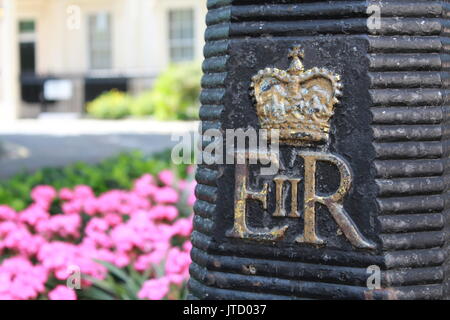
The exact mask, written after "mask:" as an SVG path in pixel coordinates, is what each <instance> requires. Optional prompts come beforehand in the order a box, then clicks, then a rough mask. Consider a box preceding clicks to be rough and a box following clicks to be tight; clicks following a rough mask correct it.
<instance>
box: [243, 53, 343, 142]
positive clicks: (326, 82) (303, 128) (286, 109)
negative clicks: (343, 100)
mask: <svg viewBox="0 0 450 320" xmlns="http://www.w3.org/2000/svg"><path fill="white" fill-rule="evenodd" d="M289 57H290V58H291V59H292V62H291V65H290V67H289V69H287V70H280V69H276V68H266V69H264V70H261V71H259V72H258V74H257V75H255V76H254V77H253V78H252V84H251V86H252V94H253V96H254V98H255V100H256V111H257V114H258V118H259V121H260V124H261V128H262V129H267V130H270V129H279V130H280V136H279V139H280V143H284V144H289V145H297V146H298V145H302V146H308V145H313V144H315V143H326V142H327V141H328V138H329V133H330V122H331V118H332V117H333V115H334V108H335V105H336V104H337V103H338V102H339V100H338V97H339V96H341V95H342V91H341V90H342V84H341V82H340V76H339V75H337V74H334V73H333V72H331V71H328V70H327V69H324V68H312V69H311V70H307V71H305V69H304V67H303V63H302V59H303V58H304V52H303V50H302V49H301V47H299V46H296V47H294V48H293V49H292V50H291V52H290V54H289Z"/></svg>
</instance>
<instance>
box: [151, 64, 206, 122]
mask: <svg viewBox="0 0 450 320" xmlns="http://www.w3.org/2000/svg"><path fill="white" fill-rule="evenodd" d="M201 75H202V73H201V68H200V67H199V65H198V64H196V63H183V64H177V65H173V66H170V67H169V68H168V69H167V71H165V72H164V73H162V74H161V75H160V76H159V77H158V79H157V80H156V82H155V85H154V87H153V91H152V93H153V97H152V100H153V105H154V108H155V110H154V115H155V117H156V118H157V119H160V120H175V119H176V120H188V119H197V118H198V106H199V95H200V82H201Z"/></svg>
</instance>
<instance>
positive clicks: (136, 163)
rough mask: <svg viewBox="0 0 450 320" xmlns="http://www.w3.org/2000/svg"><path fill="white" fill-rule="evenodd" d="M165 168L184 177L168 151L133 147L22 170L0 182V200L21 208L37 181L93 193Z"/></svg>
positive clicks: (128, 183)
mask: <svg viewBox="0 0 450 320" xmlns="http://www.w3.org/2000/svg"><path fill="white" fill-rule="evenodd" d="M168 168H171V169H172V170H174V171H175V172H177V174H178V176H179V177H180V178H186V173H185V172H186V166H183V165H182V166H177V167H174V166H173V164H172V162H171V159H170V151H165V152H162V153H159V154H156V155H153V156H151V157H147V156H144V155H143V154H142V153H141V152H138V151H136V152H131V153H124V154H121V155H119V156H116V157H113V158H110V159H107V160H104V161H102V162H101V163H99V164H97V165H89V164H86V163H83V162H79V163H76V164H73V165H69V166H67V167H64V168H46V169H41V170H39V171H37V172H35V173H33V174H30V173H28V172H23V173H20V174H17V175H16V176H14V177H12V178H11V179H9V180H7V181H4V182H1V183H0V204H4V205H8V206H11V207H12V208H14V209H15V210H23V209H25V208H26V207H27V206H29V205H30V204H31V203H32V199H31V197H30V192H31V190H32V189H33V188H34V187H36V186H38V185H50V186H52V187H54V188H56V189H61V188H64V187H66V188H73V187H75V186H77V185H89V186H90V187H91V188H92V190H93V191H94V193H95V194H97V195H98V194H100V193H103V192H106V191H108V190H111V189H129V188H131V186H132V182H133V180H134V179H137V178H139V177H140V176H142V175H143V174H146V173H150V174H153V175H155V174H157V173H158V172H160V171H162V170H164V169H168Z"/></svg>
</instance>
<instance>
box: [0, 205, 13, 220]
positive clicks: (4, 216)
mask: <svg viewBox="0 0 450 320" xmlns="http://www.w3.org/2000/svg"><path fill="white" fill-rule="evenodd" d="M15 218H16V212H15V211H14V210H13V209H11V208H10V207H8V206H1V205H0V221H2V220H3V221H8V220H14V219H15Z"/></svg>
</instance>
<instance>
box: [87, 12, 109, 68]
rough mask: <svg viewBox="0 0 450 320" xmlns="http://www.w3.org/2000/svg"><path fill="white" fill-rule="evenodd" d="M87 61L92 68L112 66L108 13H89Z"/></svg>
mask: <svg viewBox="0 0 450 320" xmlns="http://www.w3.org/2000/svg"><path fill="white" fill-rule="evenodd" d="M88 19H89V21H88V23H89V61H90V67H91V69H93V70H99V69H100V70H105V69H111V67H112V52H111V16H110V15H109V14H108V13H98V14H93V15H89V17H88Z"/></svg>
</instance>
